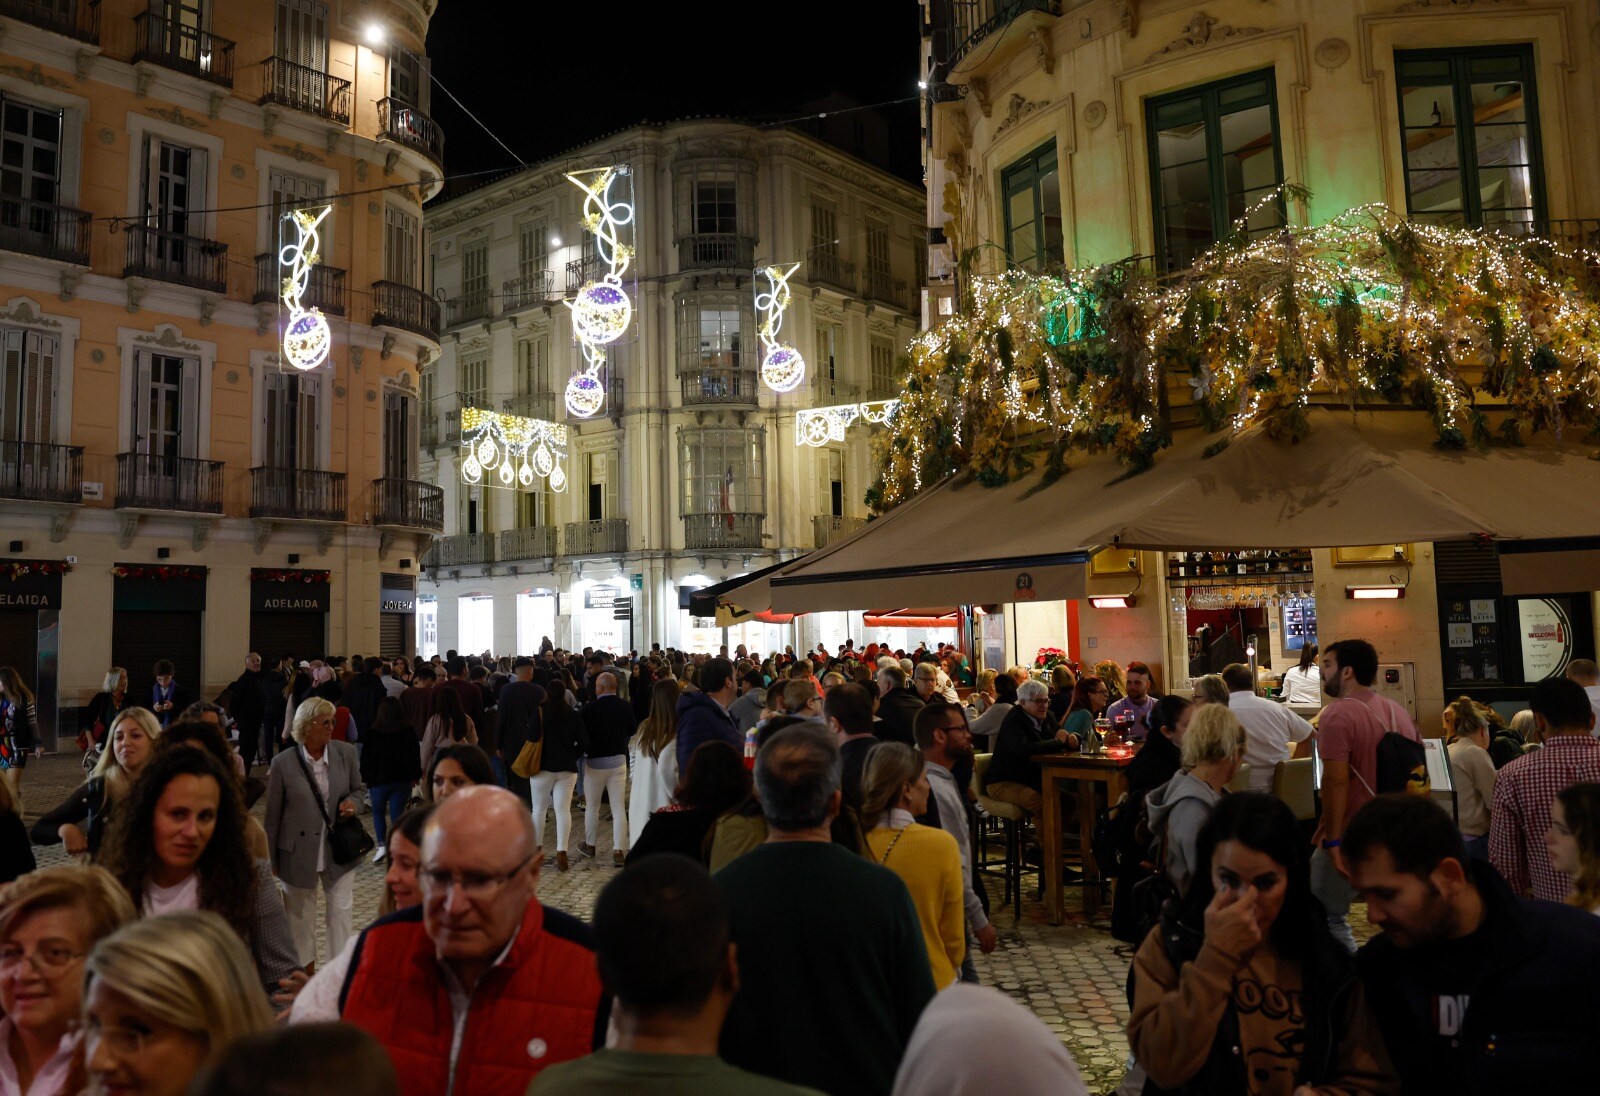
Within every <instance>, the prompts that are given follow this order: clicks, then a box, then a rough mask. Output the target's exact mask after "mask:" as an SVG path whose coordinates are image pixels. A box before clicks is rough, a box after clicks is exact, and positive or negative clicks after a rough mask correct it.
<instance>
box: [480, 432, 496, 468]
mask: <svg viewBox="0 0 1600 1096" xmlns="http://www.w3.org/2000/svg"><path fill="white" fill-rule="evenodd" d="M494 457H495V450H494V442H492V441H490V440H489V439H488V438H485V439H483V441H481V442H479V443H478V463H479V464H481V465H483V466H484V467H485V468H492V467H494Z"/></svg>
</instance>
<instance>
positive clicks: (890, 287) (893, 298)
mask: <svg viewBox="0 0 1600 1096" xmlns="http://www.w3.org/2000/svg"><path fill="white" fill-rule="evenodd" d="M861 296H862V299H863V300H868V301H881V302H883V303H884V304H887V305H891V306H892V307H894V308H899V309H906V310H909V309H910V307H911V304H910V302H909V301H908V300H907V299H906V280H905V279H904V278H891V277H890V276H889V273H888V271H885V270H873V269H871V268H870V267H869V268H868V270H867V276H866V278H864V279H863V284H862V287H861Z"/></svg>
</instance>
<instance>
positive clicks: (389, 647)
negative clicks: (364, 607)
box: [378, 613, 412, 658]
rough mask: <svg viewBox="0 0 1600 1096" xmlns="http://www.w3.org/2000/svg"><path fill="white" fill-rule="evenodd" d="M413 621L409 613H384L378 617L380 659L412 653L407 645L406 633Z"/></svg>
mask: <svg viewBox="0 0 1600 1096" xmlns="http://www.w3.org/2000/svg"><path fill="white" fill-rule="evenodd" d="M411 621H412V617H411V614H409V613H383V614H382V615H380V616H379V617H378V655H379V657H380V658H395V657H397V656H399V655H409V654H410V653H411V648H410V646H409V645H408V644H407V643H406V631H407V629H408V628H409V627H410V626H411Z"/></svg>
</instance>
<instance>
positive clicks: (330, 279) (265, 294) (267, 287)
mask: <svg viewBox="0 0 1600 1096" xmlns="http://www.w3.org/2000/svg"><path fill="white" fill-rule="evenodd" d="M282 292H283V268H282V267H281V266H279V265H278V256H277V254H276V253H275V252H271V251H269V252H267V253H266V254H264V255H257V256H256V292H255V296H253V297H251V298H250V303H251V304H265V303H267V302H268V301H275V300H277V299H278V297H279V296H280V295H281V294H282ZM300 299H301V302H302V303H304V304H305V305H306V306H308V307H315V308H320V309H322V311H323V312H325V313H327V314H328V315H329V316H343V315H344V313H345V300H346V295H345V287H344V271H342V270H340V269H339V268H338V267H336V266H323V265H322V264H321V263H318V264H317V265H316V266H314V267H312V268H311V280H310V281H309V282H307V283H306V292H305V296H303V297H302V298H300Z"/></svg>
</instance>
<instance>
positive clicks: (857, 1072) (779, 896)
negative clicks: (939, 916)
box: [716, 725, 934, 1096]
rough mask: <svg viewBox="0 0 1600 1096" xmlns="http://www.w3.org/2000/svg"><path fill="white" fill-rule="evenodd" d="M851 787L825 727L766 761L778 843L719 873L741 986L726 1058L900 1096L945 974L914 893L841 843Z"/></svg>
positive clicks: (766, 802) (782, 746)
mask: <svg viewBox="0 0 1600 1096" xmlns="http://www.w3.org/2000/svg"><path fill="white" fill-rule="evenodd" d="M839 781H840V765H839V748H838V746H837V745H836V744H835V742H834V736H833V735H832V734H830V733H829V732H828V731H826V730H824V729H823V728H821V727H820V726H816V725H799V726H794V727H786V728H784V729H783V730H781V731H779V732H777V733H776V734H774V735H773V736H772V738H771V739H769V740H768V741H767V743H766V744H765V745H764V746H762V747H761V752H760V754H759V755H757V757H756V770H755V784H756V795H757V797H758V798H759V799H760V800H761V809H762V813H763V814H764V815H765V816H766V819H767V827H768V837H767V842H766V844H764V845H761V846H760V847H758V848H756V849H755V850H753V851H751V852H749V853H746V854H745V855H744V856H741V857H740V858H739V859H737V860H735V861H734V862H733V863H731V864H729V865H728V866H727V867H726V868H723V869H722V871H720V872H718V873H717V875H716V881H717V883H718V884H720V885H721V887H722V890H723V893H725V894H726V895H727V896H728V906H729V911H730V913H731V921H732V926H733V941H734V943H735V944H736V945H737V947H738V954H739V975H740V989H739V993H738V995H737V996H736V997H735V998H734V1000H733V1008H732V1009H731V1010H730V1011H729V1013H728V1020H727V1023H726V1024H725V1025H724V1026H723V1029H722V1044H721V1045H722V1056H723V1058H725V1059H727V1060H728V1061H729V1062H732V1063H733V1064H735V1065H737V1066H741V1067H743V1068H745V1069H748V1070H751V1071H752V1072H755V1073H761V1074H765V1075H766V1076H768V1077H776V1078H779V1079H781V1080H784V1081H789V1082H791V1083H794V1084H801V1085H809V1086H811V1087H813V1088H819V1089H821V1090H822V1091H823V1092H826V1093H828V1094H829V1096H887V1094H888V1093H889V1091H890V1090H891V1089H892V1088H893V1087H894V1075H895V1070H896V1068H897V1067H898V1066H899V1064H900V1058H901V1056H902V1055H903V1054H904V1052H905V1047H906V1043H907V1041H908V1040H909V1039H910V1038H911V1031H912V1028H914V1027H915V1026H916V1023H917V1018H918V1017H919V1016H921V1014H922V1010H923V1008H924V1006H926V1005H927V1003H928V1001H929V1000H931V999H932V997H933V992H934V988H933V974H932V973H931V971H930V969H929V966H928V949H927V945H926V944H925V943H924V942H923V939H922V930H921V929H920V928H919V927H918V922H917V914H916V910H915V908H914V907H913V906H912V904H911V895H910V894H909V893H908V892H907V891H906V888H905V884H904V883H902V882H901V881H900V879H899V877H898V876H896V875H895V874H894V873H893V872H891V871H889V870H888V869H887V868H882V867H879V866H878V865H876V864H873V863H871V862H870V861H868V860H864V859H862V858H861V857H860V856H857V855H855V854H854V853H851V852H849V851H848V850H846V849H844V848H842V847H840V846H838V845H835V844H834V843H833V841H832V838H831V835H830V832H829V825H830V823H831V822H832V821H833V818H834V816H835V815H837V814H838V813H839V803H840V791H839Z"/></svg>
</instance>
